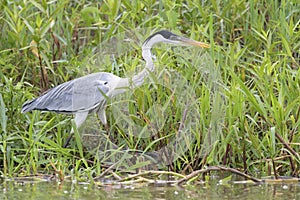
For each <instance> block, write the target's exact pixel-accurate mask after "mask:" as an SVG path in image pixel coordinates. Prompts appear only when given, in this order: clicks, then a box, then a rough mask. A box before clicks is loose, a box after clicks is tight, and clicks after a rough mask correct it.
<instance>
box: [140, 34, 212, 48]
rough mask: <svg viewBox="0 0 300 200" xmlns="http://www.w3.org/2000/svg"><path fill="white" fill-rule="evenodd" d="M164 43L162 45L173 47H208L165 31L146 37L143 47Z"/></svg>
mask: <svg viewBox="0 0 300 200" xmlns="http://www.w3.org/2000/svg"><path fill="white" fill-rule="evenodd" d="M159 42H164V43H170V44H175V45H184V46H198V47H202V48H208V47H209V45H208V44H206V43H203V42H198V41H195V40H192V39H189V38H185V37H181V36H178V35H176V34H174V33H171V32H169V31H166V30H162V31H159V32H156V33H154V34H153V35H151V36H150V37H148V38H147V39H146V40H145V42H144V43H143V46H145V47H152V45H154V44H156V43H159Z"/></svg>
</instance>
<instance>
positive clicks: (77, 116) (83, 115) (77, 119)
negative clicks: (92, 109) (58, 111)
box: [63, 112, 89, 148]
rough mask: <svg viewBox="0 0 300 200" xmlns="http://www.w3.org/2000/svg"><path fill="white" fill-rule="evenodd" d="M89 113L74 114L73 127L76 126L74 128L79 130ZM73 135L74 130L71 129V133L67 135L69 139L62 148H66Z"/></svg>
mask: <svg viewBox="0 0 300 200" xmlns="http://www.w3.org/2000/svg"><path fill="white" fill-rule="evenodd" d="M88 114H89V112H82V113H76V114H75V118H74V121H75V125H76V128H79V127H80V126H81V125H82V124H83V122H84V121H85V120H86V118H87V116H88ZM73 135H74V129H73V127H72V129H71V133H70V135H69V137H68V138H67V140H66V142H65V144H64V146H63V147H64V148H66V147H67V146H68V144H69V142H70V140H71V138H72V137H73Z"/></svg>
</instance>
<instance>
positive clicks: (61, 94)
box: [22, 73, 109, 113]
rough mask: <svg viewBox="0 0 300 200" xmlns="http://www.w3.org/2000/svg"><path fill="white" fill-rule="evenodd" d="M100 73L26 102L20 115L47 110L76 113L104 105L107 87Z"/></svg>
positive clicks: (53, 89)
mask: <svg viewBox="0 0 300 200" xmlns="http://www.w3.org/2000/svg"><path fill="white" fill-rule="evenodd" d="M102 76H103V75H102V74H101V73H96V74H91V75H88V76H84V77H81V78H78V79H74V80H72V81H68V82H65V83H63V84H61V85H58V86H57V87H55V88H52V89H50V90H48V91H47V92H46V93H45V94H43V95H42V96H40V97H38V98H36V99H33V100H31V101H29V102H26V103H25V104H24V105H23V108H22V113H24V112H28V111H31V110H48V111H54V112H60V113H76V112H84V111H90V110H93V109H95V108H96V107H99V106H101V105H102V104H105V102H106V96H105V95H106V94H107V93H108V92H109V87H108V85H107V84H106V81H102V80H101V77H102Z"/></svg>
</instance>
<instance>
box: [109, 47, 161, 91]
mask: <svg viewBox="0 0 300 200" xmlns="http://www.w3.org/2000/svg"><path fill="white" fill-rule="evenodd" d="M151 47H152V45H143V46H142V56H143V58H144V60H145V62H146V66H145V68H144V69H143V70H142V71H141V72H139V73H138V74H136V75H134V76H133V77H132V78H121V79H120V80H119V82H118V83H117V85H116V90H114V91H113V93H112V95H113V96H115V95H117V94H121V93H123V92H125V91H126V89H128V88H130V89H134V88H136V87H139V86H140V85H142V84H143V83H144V80H145V78H146V77H147V76H148V75H149V72H153V71H154V69H155V65H154V63H153V60H152V54H151Z"/></svg>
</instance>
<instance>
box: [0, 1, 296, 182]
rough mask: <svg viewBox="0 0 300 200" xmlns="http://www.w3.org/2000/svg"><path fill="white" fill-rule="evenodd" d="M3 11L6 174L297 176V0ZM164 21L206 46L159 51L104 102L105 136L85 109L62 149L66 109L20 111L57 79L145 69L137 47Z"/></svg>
mask: <svg viewBox="0 0 300 200" xmlns="http://www.w3.org/2000/svg"><path fill="white" fill-rule="evenodd" d="M0 9H1V11H2V12H0V27H1V29H2V32H1V37H0V48H1V49H0V67H1V71H0V85H1V88H2V89H1V90H0V92H1V93H0V122H1V123H0V124H1V129H0V131H1V134H0V152H1V154H0V172H1V175H2V176H3V177H15V176H20V175H24V176H29V175H33V174H34V175H35V174H47V175H51V174H53V173H57V174H59V175H60V176H62V177H65V176H70V177H72V178H76V179H79V178H90V179H92V178H93V177H100V176H102V175H104V174H106V173H107V168H108V167H110V168H109V170H112V169H114V170H115V173H112V174H113V175H114V176H115V177H116V176H119V175H120V174H121V173H123V172H132V171H134V170H137V169H141V168H143V169H147V168H149V169H153V168H155V169H161V170H167V169H169V170H171V171H173V172H177V173H181V174H187V173H190V172H192V171H194V170H199V169H202V168H205V167H207V166H220V165H221V166H226V167H231V168H235V169H238V170H240V171H242V172H244V173H247V174H250V175H252V176H255V177H264V176H268V175H273V176H275V177H277V176H279V175H288V176H298V175H299V166H300V157H299V154H298V152H299V150H300V146H299V144H300V143H299V141H300V134H299V125H300V119H299V117H300V116H299V114H300V107H299V105H300V95H299V93H300V80H299V78H300V74H299V73H300V71H299V65H300V53H299V49H300V20H299V19H300V5H299V4H298V1H296V0H290V1H285V0H283V1H274V2H266V1H260V0H250V1H243V0H241V1H236V0H225V1H197V2H195V1H190V0H186V1H180V0H178V1H170V0H164V1H139V0H136V1H120V0H119V1H110V0H108V1H100V2H93V1H92V2H90V1H88V2H85V1H68V0H62V1H49V2H48V1H44V0H43V1H36V0H30V1H26V0H24V1H7V0H1V5H0ZM161 29H168V30H171V31H173V32H174V33H177V34H179V35H183V36H185V37H190V38H193V39H195V40H198V41H204V42H206V43H209V44H210V49H208V50H202V49H197V48H187V47H174V48H173V47H172V48H171V47H169V46H167V45H163V46H157V48H154V49H153V52H154V54H155V55H156V58H157V59H156V60H157V61H156V65H157V70H156V72H154V73H153V74H152V75H151V76H150V78H149V79H148V80H147V81H146V83H145V84H144V85H143V86H142V87H140V88H137V89H136V90H134V91H128V92H127V93H126V94H124V95H121V96H119V97H118V98H116V99H112V101H111V102H110V103H109V105H108V109H107V114H108V121H109V126H110V131H109V132H110V133H109V134H106V133H105V132H104V130H105V129H104V127H102V126H101V125H99V123H98V122H97V123H95V121H97V120H96V117H95V116H91V117H90V118H91V119H90V120H89V121H88V122H87V123H89V125H87V126H86V127H85V128H83V130H79V131H75V138H73V140H72V141H71V144H70V145H69V146H68V147H67V148H62V145H63V143H64V141H65V140H66V138H67V137H68V135H69V132H70V129H71V127H72V120H71V116H66V115H60V114H54V113H48V112H39V111H34V112H31V113H26V114H21V112H20V111H21V107H22V104H23V103H24V102H26V101H27V100H30V99H32V98H34V97H37V96H38V95H40V94H41V93H42V92H44V91H46V90H47V89H48V88H51V87H54V86H56V85H58V84H60V83H62V82H65V81H68V80H71V79H74V78H76V77H79V76H82V75H85V74H89V73H92V72H98V71H107V72H111V73H114V74H116V75H118V76H121V77H125V76H130V75H132V74H133V73H134V72H136V71H138V70H141V69H142V67H143V66H144V62H143V60H142V57H141V50H140V45H141V43H142V42H143V40H144V39H146V37H147V36H148V35H150V34H151V33H154V32H155V31H158V30H161ZM136 68H137V69H136ZM153 162H154V164H153ZM150 163H151V165H149V164H150ZM118 174H119V175H118Z"/></svg>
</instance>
